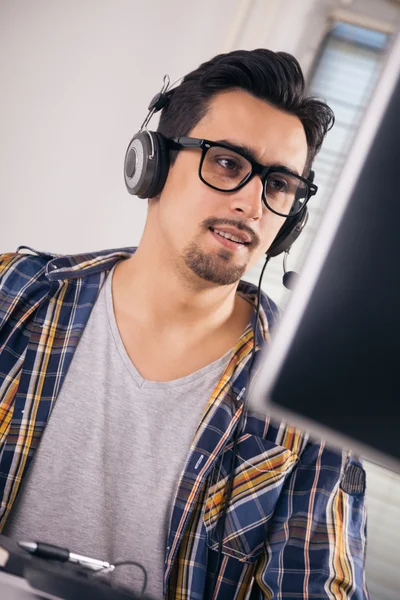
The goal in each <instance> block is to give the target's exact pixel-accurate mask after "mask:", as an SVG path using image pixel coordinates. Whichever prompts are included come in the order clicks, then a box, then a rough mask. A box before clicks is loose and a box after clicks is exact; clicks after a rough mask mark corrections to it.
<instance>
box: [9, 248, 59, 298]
mask: <svg viewBox="0 0 400 600" xmlns="http://www.w3.org/2000/svg"><path fill="white" fill-rule="evenodd" d="M22 249H24V248H23V247H21V249H20V248H19V249H18V250H17V251H16V252H8V253H5V254H0V290H1V291H3V292H4V291H6V292H7V293H8V294H10V293H13V292H17V291H19V290H22V289H23V288H24V287H26V286H27V285H29V284H30V283H33V282H35V281H36V282H37V281H42V282H43V283H44V284H45V283H46V282H47V278H46V267H47V265H48V263H49V262H50V261H51V260H53V259H54V257H55V255H54V254H46V253H44V252H35V253H34V254H28V253H25V252H21V251H20V250H22ZM27 249H28V250H30V249H29V248H27Z"/></svg>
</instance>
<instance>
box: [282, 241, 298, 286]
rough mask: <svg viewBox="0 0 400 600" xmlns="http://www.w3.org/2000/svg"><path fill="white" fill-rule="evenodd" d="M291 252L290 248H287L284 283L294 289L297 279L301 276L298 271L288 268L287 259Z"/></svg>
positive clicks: (284, 259)
mask: <svg viewBox="0 0 400 600" xmlns="http://www.w3.org/2000/svg"><path fill="white" fill-rule="evenodd" d="M288 254H289V250H286V251H285V253H284V255H283V277H282V283H283V285H284V286H285V288H286V289H287V290H293V289H294V287H295V286H296V283H297V280H298V278H299V274H298V273H296V271H287V270H286V260H287V256H288Z"/></svg>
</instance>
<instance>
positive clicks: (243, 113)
mask: <svg viewBox="0 0 400 600" xmlns="http://www.w3.org/2000/svg"><path fill="white" fill-rule="evenodd" d="M190 135H191V136H193V137H202V138H208V139H211V140H214V141H215V140H228V141H229V142H231V143H235V144H238V145H245V146H248V147H249V148H251V149H252V150H253V153H254V155H255V157H257V160H258V162H260V163H261V164H265V165H268V164H281V165H285V166H287V167H288V168H290V169H291V170H296V171H298V172H299V173H302V172H303V169H304V166H305V163H306V159H307V139H306V134H305V131H304V127H303V125H302V123H301V121H300V119H299V118H298V117H296V116H295V115H291V114H289V113H286V112H284V111H283V110H281V109H278V108H276V107H274V106H272V105H271V104H268V103H267V102H265V101H264V100H261V99H260V98H256V97H254V96H252V95H251V94H249V93H247V92H245V91H243V90H230V91H228V92H223V93H220V94H218V95H216V96H215V97H214V98H212V100H211V101H210V104H209V108H208V111H207V114H206V115H205V116H204V117H203V119H201V121H199V123H198V124H197V125H196V126H195V127H194V128H193V130H192V131H191V132H190Z"/></svg>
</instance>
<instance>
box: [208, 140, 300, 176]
mask: <svg viewBox="0 0 400 600" xmlns="http://www.w3.org/2000/svg"><path fill="white" fill-rule="evenodd" d="M216 143H217V144H225V145H226V146H229V147H230V148H232V150H239V152H242V153H243V154H245V155H246V156H248V158H250V159H251V160H252V161H253V162H256V163H257V164H259V165H260V164H261V163H260V162H259V161H258V158H257V155H256V153H255V151H254V150H253V149H252V148H250V147H249V146H246V145H245V144H236V143H234V142H231V141H230V140H216ZM262 166H268V167H273V168H274V169H284V170H285V171H289V172H290V173H293V174H294V175H298V176H299V177H301V175H300V173H299V172H298V171H297V169H294V168H293V167H290V166H289V165H282V164H277V163H275V164H272V165H262Z"/></svg>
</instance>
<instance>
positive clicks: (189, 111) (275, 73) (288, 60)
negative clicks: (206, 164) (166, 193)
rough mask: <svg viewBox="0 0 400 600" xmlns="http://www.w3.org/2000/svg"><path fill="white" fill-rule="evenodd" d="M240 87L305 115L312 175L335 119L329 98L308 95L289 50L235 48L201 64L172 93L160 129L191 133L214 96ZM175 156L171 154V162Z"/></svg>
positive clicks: (170, 134) (169, 133) (166, 133)
mask: <svg viewBox="0 0 400 600" xmlns="http://www.w3.org/2000/svg"><path fill="white" fill-rule="evenodd" d="M235 88H241V89H243V90H245V91H247V92H249V93H251V94H253V95H254V96H256V97H258V98H261V99H262V100H265V101H266V102H269V103H270V104H272V105H273V106H275V107H276V108H280V109H282V110H284V111H286V112H288V113H290V114H292V115H296V116H297V117H298V118H299V119H300V121H301V122H302V124H303V127H304V130H305V134H306V138H307V144H308V156H307V164H306V170H305V171H306V173H307V172H308V169H309V168H310V167H311V164H312V161H313V160H314V157H315V155H316V154H317V152H318V151H319V149H320V147H321V144H322V142H323V139H324V137H325V135H326V133H327V131H329V129H330V128H331V127H332V126H333V123H334V120H335V117H334V114H333V111H332V110H331V109H330V108H329V106H328V105H327V104H325V102H323V101H322V100H318V99H317V98H313V97H307V96H305V94H304V88H305V83H304V77H303V73H302V71H301V67H300V65H299V63H298V62H297V60H296V59H295V58H294V56H292V55H291V54H287V53H286V52H273V51H272V50H266V49H264V48H260V49H258V50H235V51H233V52H229V53H228V54H219V55H218V56H215V57H214V58H212V59H211V60H209V61H207V62H205V63H203V64H201V65H200V67H199V68H198V69H196V70H194V71H192V72H191V73H188V74H187V75H186V76H185V77H184V79H183V81H182V83H181V84H180V85H179V86H178V87H177V88H175V89H174V90H173V91H171V93H170V94H169V102H168V104H167V105H166V106H165V107H164V108H163V110H162V113H161V118H160V122H159V126H158V131H159V132H160V133H162V134H163V135H164V136H166V137H178V136H186V135H188V134H189V132H190V131H191V130H192V129H193V128H194V127H195V125H197V123H198V122H199V121H200V120H201V119H202V118H203V117H204V116H205V115H206V113H207V110H208V106H209V103H210V100H211V99H212V98H213V96H215V95H216V94H218V93H220V92H222V91H226V90H228V89H235ZM174 158H175V157H174V156H173V155H172V156H171V160H172V161H173V160H174Z"/></svg>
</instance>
